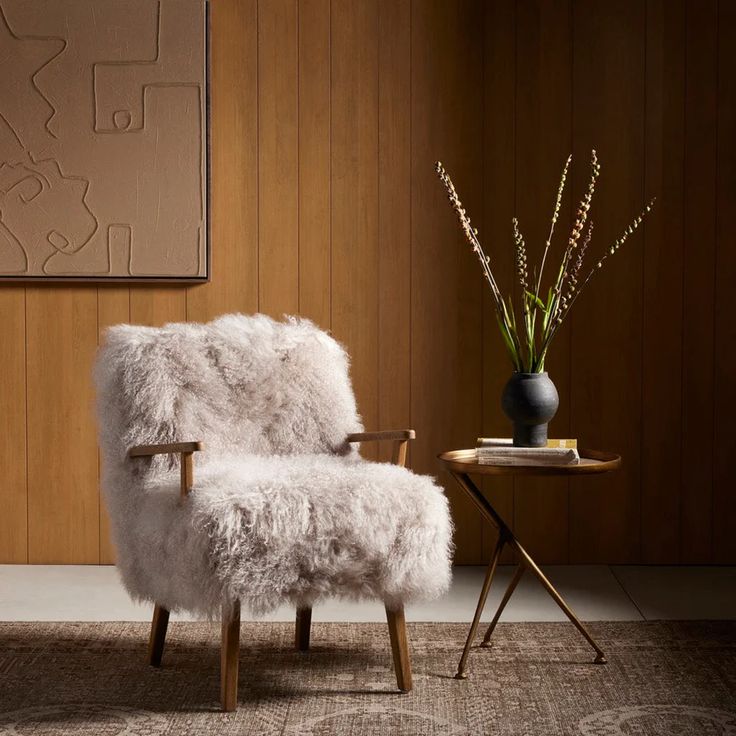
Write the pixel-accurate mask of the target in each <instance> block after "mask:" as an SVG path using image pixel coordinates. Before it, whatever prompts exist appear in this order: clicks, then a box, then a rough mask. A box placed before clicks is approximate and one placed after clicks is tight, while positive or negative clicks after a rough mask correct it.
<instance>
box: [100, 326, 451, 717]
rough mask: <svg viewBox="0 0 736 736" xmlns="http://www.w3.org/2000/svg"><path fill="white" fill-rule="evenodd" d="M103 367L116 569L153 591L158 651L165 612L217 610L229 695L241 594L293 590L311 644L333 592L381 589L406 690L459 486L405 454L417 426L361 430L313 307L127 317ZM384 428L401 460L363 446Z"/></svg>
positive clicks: (262, 605) (445, 556)
mask: <svg viewBox="0 0 736 736" xmlns="http://www.w3.org/2000/svg"><path fill="white" fill-rule="evenodd" d="M95 374H96V383H97V391H98V416H99V426H100V441H101V445H102V450H103V480H102V483H103V488H104V491H105V496H106V501H107V508H108V511H109V513H110V518H111V522H112V532H113V540H114V543H115V547H116V550H117V564H118V568H119V570H120V574H121V576H122V579H123V582H124V584H125V586H126V588H127V589H128V591H129V593H130V594H131V596H133V597H134V598H135V599H138V600H142V601H150V602H152V603H154V604H155V610H154V619H153V626H152V629H151V640H150V644H149V662H150V663H151V664H153V665H158V664H160V661H161V656H162V652H163V644H164V638H165V635H166V626H167V622H168V616H169V611H176V610H181V609H183V610H188V611H192V612H195V613H199V614H204V615H206V616H209V617H215V616H219V615H220V614H221V615H222V621H223V645H222V665H221V697H222V704H223V708H225V709H226V710H231V709H234V708H235V707H236V703H237V661H238V641H239V639H238V636H239V622H240V618H239V617H240V606H241V604H242V605H244V606H247V608H248V609H250V611H251V612H252V613H253V614H256V615H257V614H262V613H264V612H267V611H269V610H272V609H274V608H275V607H276V606H278V605H281V604H284V603H289V604H291V605H293V606H294V607H295V608H296V609H297V631H296V643H297V646H298V647H299V648H301V649H306V648H307V647H308V645H309V628H310V620H311V609H312V606H313V605H314V604H315V603H317V602H318V601H319V600H320V599H323V598H326V597H330V596H344V597H350V598H376V599H379V600H381V601H383V602H384V603H385V605H386V610H387V616H388V623H389V633H390V638H391V644H392V650H393V654H394V664H395V667H396V674H397V681H398V685H399V688H400V689H401V690H405V691H406V690H410V689H411V668H410V665H409V659H408V649H407V646H406V633H405V626H404V614H403V605H404V603H405V602H407V601H409V600H413V599H416V598H419V597H422V598H431V597H433V596H437V595H440V594H441V593H443V592H444V591H445V590H446V589H447V586H448V583H449V580H450V562H449V559H450V545H451V522H450V517H449V513H448V508H447V501H446V499H445V496H444V494H443V493H442V491H441V490H440V488H439V487H438V486H437V485H435V483H434V482H433V481H432V479H431V478H429V477H425V476H418V475H415V474H413V473H411V472H410V471H408V470H406V469H405V468H403V467H401V466H403V464H404V460H405V457H406V445H407V442H408V441H409V440H410V439H412V438H413V436H414V433H413V432H412V431H410V430H402V431H395V432H383V433H381V432H379V433H364V432H363V428H362V426H361V422H360V417H359V416H358V413H357V409H356V404H355V398H354V396H353V392H352V388H351V385H350V379H349V375H348V359H347V356H346V355H345V352H344V350H343V349H342V347H341V346H340V345H339V344H338V343H337V342H336V341H335V340H333V339H332V338H331V337H330V336H328V335H327V334H326V333H325V332H323V331H321V330H319V329H318V328H316V327H315V326H314V325H313V324H312V323H310V322H308V321H307V320H297V319H291V320H289V321H288V322H276V321H274V320H272V319H270V318H268V317H266V316H264V315H256V316H253V317H246V316H243V315H228V316H224V317H221V318H219V319H216V320H214V321H213V322H210V323H208V324H170V325H166V326H165V327H162V328H151V327H138V326H131V325H119V326H117V327H113V328H110V329H109V330H108V331H107V335H106V341H105V344H104V345H103V346H102V347H101V348H100V351H99V355H98V359H97V364H96V369H95ZM371 440H390V441H393V442H394V443H395V449H394V463H395V464H388V463H374V462H368V461H366V460H363V459H362V458H361V457H360V455H359V454H358V452H357V445H358V443H359V442H362V441H371ZM195 454H196V468H195V467H194V462H193V458H194V457H195ZM195 470H196V472H195Z"/></svg>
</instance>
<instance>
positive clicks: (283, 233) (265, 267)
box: [258, 0, 299, 319]
mask: <svg viewBox="0 0 736 736" xmlns="http://www.w3.org/2000/svg"><path fill="white" fill-rule="evenodd" d="M298 27H299V25H298V16H297V1H296V0H266V1H265V2H259V3H258V223H259V225H258V308H259V311H261V312H264V313H266V314H270V315H271V316H273V317H275V318H277V319H278V318H280V317H281V316H282V315H283V314H295V313H296V312H297V310H298V309H299V215H298V206H299V191H298V182H299V179H298V173H297V171H298V162H299V151H298V145H299V122H298V121H299V110H298V104H299V103H298V95H299V92H298V90H299V82H298V76H299V69H298V58H299V57H298Z"/></svg>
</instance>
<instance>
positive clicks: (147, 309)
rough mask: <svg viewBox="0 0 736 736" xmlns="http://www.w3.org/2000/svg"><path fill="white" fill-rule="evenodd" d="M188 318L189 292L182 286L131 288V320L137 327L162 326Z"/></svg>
mask: <svg viewBox="0 0 736 736" xmlns="http://www.w3.org/2000/svg"><path fill="white" fill-rule="evenodd" d="M186 318H187V292H186V289H184V288H182V287H180V286H160V287H154V288H150V287H145V286H140V287H131V289H130V320H131V322H133V323H135V324H137V325H150V326H160V325H165V324H167V323H169V322H183V321H184V320H186Z"/></svg>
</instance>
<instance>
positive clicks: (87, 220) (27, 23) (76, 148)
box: [0, 0, 209, 281]
mask: <svg viewBox="0 0 736 736" xmlns="http://www.w3.org/2000/svg"><path fill="white" fill-rule="evenodd" d="M206 25H207V23H206V3H205V0H0V279H3V280H31V279H44V280H54V279H64V280H66V279H90V280H104V279H114V280H122V279H125V280H146V279H159V280H172V281H174V280H180V279H189V280H206V279H207V277H208V261H209V254H208V238H207V95H206V76H207V75H206V59H207V51H206V46H207V28H206Z"/></svg>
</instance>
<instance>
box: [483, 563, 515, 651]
mask: <svg viewBox="0 0 736 736" xmlns="http://www.w3.org/2000/svg"><path fill="white" fill-rule="evenodd" d="M524 569H525V568H524V565H523V564H521V563H519V566H518V567H517V568H516V572H515V573H514V577H513V578H511V582H510V583H509V587H508V588H506V592H505V593H504V594H503V598H502V599H501V603H500V605H499V606H498V610H497V611H496V615H495V616H494V617H493V621H491V625H490V626H489V627H488V631H486V635H485V636H484V637H483V643H482V644H481V646H482V647H489V646H491V636H492V635H493V630H494V629H495V628H496V624H497V623H498V619H500V618H501V614H502V613H503V609H504V608H506V604H507V603H508V602H509V598H511V596H512V595H513V594H514V591H515V590H516V586H517V585H518V584H519V580H521V576H522V575H523V574H524Z"/></svg>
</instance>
